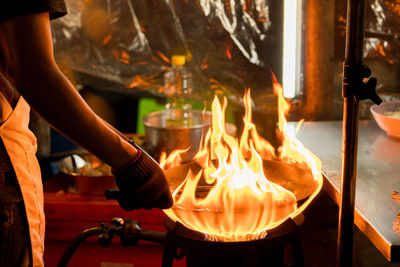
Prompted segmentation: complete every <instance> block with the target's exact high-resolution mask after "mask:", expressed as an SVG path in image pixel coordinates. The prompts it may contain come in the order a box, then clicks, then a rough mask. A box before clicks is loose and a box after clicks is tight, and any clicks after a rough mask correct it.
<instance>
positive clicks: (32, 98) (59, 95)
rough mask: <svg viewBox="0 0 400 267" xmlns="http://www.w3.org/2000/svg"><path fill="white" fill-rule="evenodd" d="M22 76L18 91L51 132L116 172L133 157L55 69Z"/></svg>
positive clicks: (133, 151)
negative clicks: (68, 139)
mask: <svg viewBox="0 0 400 267" xmlns="http://www.w3.org/2000/svg"><path fill="white" fill-rule="evenodd" d="M54 64H55V63H54ZM25 73H26V74H25V75H24V77H23V79H17V81H18V82H17V84H16V85H17V87H18V89H19V91H20V92H21V94H22V95H23V96H24V98H25V99H26V100H27V101H28V103H29V104H30V105H31V107H32V108H33V109H34V110H35V112H36V113H38V115H39V116H41V117H42V118H43V119H44V120H46V121H47V122H48V123H49V124H50V125H51V126H52V127H53V128H55V129H56V130H58V131H59V132H61V133H62V134H63V135H65V136H67V137H68V138H70V139H71V140H73V141H74V142H76V143H77V144H79V145H80V146H82V147H84V148H85V149H87V150H88V151H90V152H91V153H93V154H94V155H96V156H98V157H99V158H100V159H102V160H103V161H105V162H107V163H108V164H110V165H111V166H112V167H114V168H117V169H118V168H121V167H123V166H125V165H126V164H127V163H128V162H129V161H130V160H131V159H132V158H133V157H134V156H135V155H136V150H135V149H133V147H132V146H130V144H129V143H127V142H126V141H125V140H123V139H122V138H121V137H120V136H119V135H118V134H117V133H116V132H114V131H113V130H112V129H110V128H109V127H108V126H107V125H106V124H105V123H104V122H103V121H102V120H101V119H100V118H99V117H98V116H97V115H96V114H95V113H94V112H93V111H92V110H91V109H90V107H89V106H88V105H87V104H86V103H85V101H84V100H83V99H82V97H81V96H80V95H79V93H78V92H77V90H76V89H75V88H74V87H73V85H72V84H71V83H70V81H69V80H68V79H67V78H66V77H65V76H64V75H63V74H62V72H61V71H60V70H59V69H58V67H57V66H56V65H54V66H48V65H47V66H43V67H41V66H38V67H37V69H36V70H35V71H34V72H25Z"/></svg>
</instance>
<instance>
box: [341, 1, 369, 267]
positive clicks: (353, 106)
mask: <svg viewBox="0 0 400 267" xmlns="http://www.w3.org/2000/svg"><path fill="white" fill-rule="evenodd" d="M364 12H365V0H348V1H347V24H346V52H345V64H349V65H362V55H363V44H364ZM348 74H349V73H348V72H344V74H343V81H344V82H345V81H347V82H348V81H349V77H345V76H346V75H348ZM344 82H343V86H344ZM353 85H358V83H352V84H351V86H353ZM350 88H351V87H350ZM351 90H352V91H353V92H355V91H356V90H357V88H351ZM358 116H359V104H358V101H357V100H355V98H354V97H351V96H350V97H349V95H344V107H343V131H342V163H341V189H340V206H339V226H338V250H337V265H338V266H351V265H352V255H353V226H354V207H355V191H356V190H355V189H356V170H357V144H358Z"/></svg>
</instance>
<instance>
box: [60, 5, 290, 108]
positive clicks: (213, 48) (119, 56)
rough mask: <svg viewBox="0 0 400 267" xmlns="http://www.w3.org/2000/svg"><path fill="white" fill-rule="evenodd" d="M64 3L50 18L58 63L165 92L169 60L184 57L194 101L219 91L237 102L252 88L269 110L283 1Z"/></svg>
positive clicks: (129, 86) (133, 87) (126, 85)
mask: <svg viewBox="0 0 400 267" xmlns="http://www.w3.org/2000/svg"><path fill="white" fill-rule="evenodd" d="M66 2H67V6H68V10H69V14H68V15H67V16H65V17H63V18H61V19H59V20H56V21H54V22H52V30H53V38H54V44H55V53H56V59H57V61H58V63H59V64H60V65H63V66H66V67H68V68H70V69H72V70H73V71H77V72H80V73H85V74H87V75H90V76H93V77H97V78H100V79H104V80H105V81H112V82H113V83H116V84H119V85H121V88H123V89H122V90H123V91H125V92H128V93H129V92H135V91H137V90H144V91H148V92H150V93H152V94H156V95H161V96H162V95H163V79H162V77H163V73H164V72H165V71H166V70H168V68H169V67H170V57H171V56H172V55H173V54H176V53H180V54H185V55H187V56H188V67H189V68H190V69H191V71H192V72H193V74H194V82H195V85H194V89H195V90H194V93H193V96H192V97H193V98H194V99H201V100H202V99H211V98H212V96H213V95H214V94H215V93H222V94H224V95H226V96H228V97H229V98H230V100H233V101H236V102H237V103H240V101H241V95H242V94H243V92H244V89H245V88H251V90H252V96H253V99H254V101H255V102H258V104H257V105H256V106H258V107H261V108H268V107H266V106H265V105H267V104H268V101H266V98H268V97H269V96H270V95H272V94H273V90H272V86H271V84H272V82H271V81H272V78H271V71H272V72H274V73H275V74H276V75H277V76H278V79H279V77H280V75H281V74H280V72H281V59H282V47H281V42H282V16H281V15H279V14H282V13H281V12H282V11H281V10H282V3H281V2H282V1H271V0H243V1H238V0H151V1H149V0H66ZM271 2H274V3H271ZM275 2H277V3H275ZM279 10H280V11H279ZM278 15H279V16H278Z"/></svg>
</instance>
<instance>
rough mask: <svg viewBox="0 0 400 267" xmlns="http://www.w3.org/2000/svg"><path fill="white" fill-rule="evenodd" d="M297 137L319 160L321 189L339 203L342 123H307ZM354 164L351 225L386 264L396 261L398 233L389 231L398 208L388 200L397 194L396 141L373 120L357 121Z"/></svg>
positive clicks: (399, 156)
mask: <svg viewBox="0 0 400 267" xmlns="http://www.w3.org/2000/svg"><path fill="white" fill-rule="evenodd" d="M290 124H291V125H295V123H293V122H291V123H290ZM297 137H298V139H299V140H300V141H302V142H303V143H304V145H305V146H306V147H308V148H309V149H310V150H311V151H312V152H313V153H314V154H316V155H317V156H318V157H319V158H320V159H321V162H322V171H323V174H324V178H325V180H324V189H325V190H326V191H327V192H328V193H329V195H330V196H331V197H332V198H333V199H334V200H335V202H336V203H339V191H340V165H341V146H342V141H341V140H342V122H341V121H329V122H325V121H324V122H307V123H304V124H303V126H302V128H301V130H300V131H299V133H298V134H297ZM357 163H358V165H357V186H356V212H355V219H354V222H355V224H356V225H357V226H358V228H359V229H360V230H361V231H362V232H363V233H364V234H365V235H366V236H367V237H368V238H369V239H370V240H371V241H372V243H373V244H374V245H375V246H376V247H377V248H378V249H379V250H380V251H381V252H382V254H383V255H384V256H385V257H386V258H387V259H388V260H389V261H392V262H395V261H396V262H397V261H400V233H396V232H395V231H394V230H393V221H394V220H395V218H396V216H397V214H399V212H400V205H399V204H398V203H396V201H394V200H393V199H391V197H390V195H391V193H392V191H393V190H395V191H400V139H394V138H390V137H388V136H387V135H386V133H385V132H384V131H382V130H381V129H380V128H379V127H378V126H377V125H376V123H375V121H360V123H359V139H358V160H357Z"/></svg>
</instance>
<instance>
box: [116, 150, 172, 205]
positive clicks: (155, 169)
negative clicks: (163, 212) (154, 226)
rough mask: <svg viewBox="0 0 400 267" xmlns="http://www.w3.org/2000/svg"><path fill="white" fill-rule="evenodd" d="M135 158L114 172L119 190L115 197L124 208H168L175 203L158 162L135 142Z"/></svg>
mask: <svg viewBox="0 0 400 267" xmlns="http://www.w3.org/2000/svg"><path fill="white" fill-rule="evenodd" d="M134 146H135V148H136V149H137V150H138V154H137V156H136V157H135V159H134V160H133V161H132V162H131V163H130V164H129V166H127V167H126V168H124V169H122V170H118V171H115V172H113V174H114V177H115V181H116V184H117V186H118V188H119V192H115V193H116V194H114V196H113V198H116V199H117V200H118V203H119V205H120V206H121V208H123V209H124V210H127V211H130V210H133V209H140V208H145V209H151V208H160V209H167V208H170V207H171V206H172V204H173V200H172V196H171V191H170V189H169V186H168V183H167V180H166V178H165V175H164V172H163V170H162V169H161V168H160V166H159V165H158V163H157V162H156V161H155V160H154V159H153V158H152V157H150V156H149V155H148V154H147V153H146V152H145V151H143V150H142V149H141V148H140V147H139V146H138V145H136V144H134Z"/></svg>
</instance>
